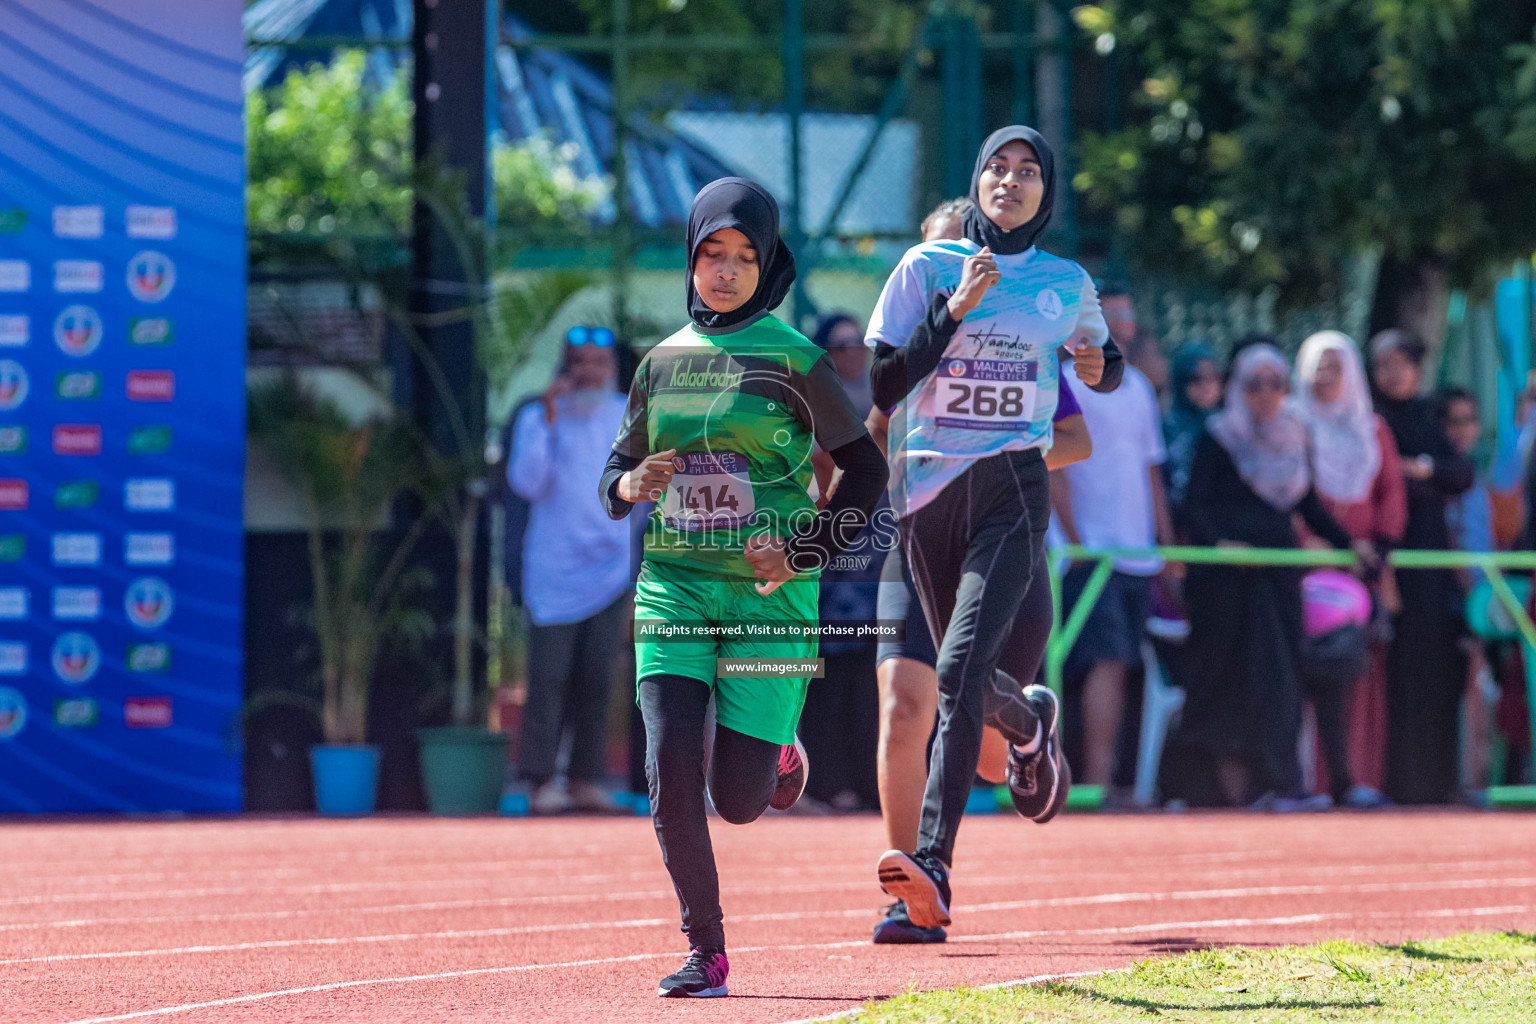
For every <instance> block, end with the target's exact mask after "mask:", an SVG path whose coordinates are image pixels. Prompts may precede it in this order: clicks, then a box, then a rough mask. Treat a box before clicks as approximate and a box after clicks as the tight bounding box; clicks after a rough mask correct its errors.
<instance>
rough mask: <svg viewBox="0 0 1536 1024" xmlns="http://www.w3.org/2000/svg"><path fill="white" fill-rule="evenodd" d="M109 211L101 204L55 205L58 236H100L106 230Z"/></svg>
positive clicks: (55, 233) (56, 233) (54, 225)
mask: <svg viewBox="0 0 1536 1024" xmlns="http://www.w3.org/2000/svg"><path fill="white" fill-rule="evenodd" d="M106 224H107V211H105V210H103V209H102V208H101V207H99V206H55V207H54V208H53V234H54V237H56V238H100V237H101V236H102V234H103V233H104V232H105V231H106Z"/></svg>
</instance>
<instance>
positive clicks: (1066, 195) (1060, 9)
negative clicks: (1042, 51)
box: [1051, 0, 1077, 259]
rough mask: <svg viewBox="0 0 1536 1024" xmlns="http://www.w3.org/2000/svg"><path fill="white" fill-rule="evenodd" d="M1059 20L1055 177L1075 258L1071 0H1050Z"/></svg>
mask: <svg viewBox="0 0 1536 1024" xmlns="http://www.w3.org/2000/svg"><path fill="white" fill-rule="evenodd" d="M1051 5H1052V6H1053V7H1055V8H1056V14H1057V17H1058V18H1059V19H1060V21H1061V28H1060V31H1059V32H1058V33H1057V35H1056V45H1057V52H1058V53H1059V54H1060V56H1061V88H1060V90H1059V92H1060V95H1061V140H1060V142H1058V143H1057V145H1056V175H1057V177H1056V180H1057V181H1058V182H1060V183H1061V185H1062V188H1061V189H1060V190H1059V191H1058V192H1057V194H1058V195H1059V196H1061V226H1062V228H1063V231H1062V234H1063V236H1064V238H1065V241H1066V249H1067V255H1068V256H1071V257H1072V258H1073V259H1076V258H1077V193H1076V191H1074V190H1073V188H1072V146H1073V144H1074V142H1075V139H1074V137H1073V136H1074V133H1075V129H1074V127H1073V124H1072V41H1073V38H1074V33H1075V29H1074V27H1073V21H1072V4H1071V0H1051Z"/></svg>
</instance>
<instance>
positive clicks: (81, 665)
mask: <svg viewBox="0 0 1536 1024" xmlns="http://www.w3.org/2000/svg"><path fill="white" fill-rule="evenodd" d="M100 668H101V648H100V647H99V646H97V644H96V640H95V638H94V637H92V636H91V635H90V634H89V633H65V634H63V635H61V636H60V637H59V638H58V639H57V640H55V641H54V642H53V673H54V675H56V676H58V677H59V678H60V679H62V680H63V681H64V682H66V683H69V684H70V685H72V686H79V685H80V684H81V683H84V682H87V681H89V680H90V678H91V677H92V676H94V675H95V674H96V671H97V670H98V669H100Z"/></svg>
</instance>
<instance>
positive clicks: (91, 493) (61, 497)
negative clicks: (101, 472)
mask: <svg viewBox="0 0 1536 1024" xmlns="http://www.w3.org/2000/svg"><path fill="white" fill-rule="evenodd" d="M99 497H101V484H99V483H97V482H96V481H95V480H66V481H64V482H63V483H61V484H59V486H58V489H57V490H55V491H54V492H53V507H54V508H90V507H91V506H92V505H94V504H96V499H97V498H99Z"/></svg>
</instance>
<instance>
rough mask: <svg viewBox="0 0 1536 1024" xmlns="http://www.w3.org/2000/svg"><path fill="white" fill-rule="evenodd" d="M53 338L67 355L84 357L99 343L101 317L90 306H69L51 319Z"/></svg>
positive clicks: (94, 349)
mask: <svg viewBox="0 0 1536 1024" xmlns="http://www.w3.org/2000/svg"><path fill="white" fill-rule="evenodd" d="M53 340H54V341H56V342H58V345H59V350H60V351H61V352H63V353H64V354H65V355H67V356H74V357H75V358H77V359H79V358H84V357H85V356H88V355H90V354H91V353H92V352H95V351H96V349H97V347H98V346H99V345H100V344H101V317H100V316H98V315H97V314H96V311H95V310H94V309H92V308H91V307H90V306H69V307H66V308H65V310H64V312H62V313H60V314H59V315H58V318H57V319H56V320H54V321H53Z"/></svg>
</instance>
